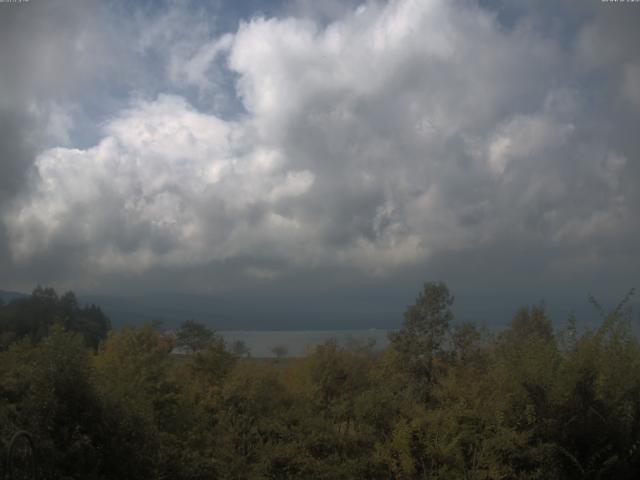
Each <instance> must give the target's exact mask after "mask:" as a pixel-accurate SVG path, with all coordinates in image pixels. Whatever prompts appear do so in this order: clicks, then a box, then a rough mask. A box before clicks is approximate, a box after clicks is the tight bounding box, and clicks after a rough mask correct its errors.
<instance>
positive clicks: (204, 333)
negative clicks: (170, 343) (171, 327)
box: [176, 320, 216, 353]
mask: <svg viewBox="0 0 640 480" xmlns="http://www.w3.org/2000/svg"><path fill="white" fill-rule="evenodd" d="M215 336H216V335H215V333H214V332H213V330H211V329H210V328H208V327H207V326H206V325H203V324H202V323H199V322H196V321H195V320H185V321H184V322H182V325H181V326H180V328H179V329H178V331H177V332H176V346H177V347H178V348H182V349H184V350H185V351H186V352H188V353H195V352H198V351H200V350H204V349H205V348H207V347H209V346H210V345H211V343H212V342H213V341H214V339H215Z"/></svg>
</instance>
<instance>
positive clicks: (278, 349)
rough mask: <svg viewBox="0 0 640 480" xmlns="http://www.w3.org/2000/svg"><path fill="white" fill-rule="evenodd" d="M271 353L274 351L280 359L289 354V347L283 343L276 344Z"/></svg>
mask: <svg viewBox="0 0 640 480" xmlns="http://www.w3.org/2000/svg"><path fill="white" fill-rule="evenodd" d="M271 353H273V354H274V355H275V356H276V358H277V359H278V361H280V360H281V359H283V358H284V357H286V356H287V354H288V353H289V349H287V347H285V346H283V345H276V346H275V347H273V348H272V349H271Z"/></svg>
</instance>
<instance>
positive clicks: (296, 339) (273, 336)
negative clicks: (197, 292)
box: [218, 329, 389, 357]
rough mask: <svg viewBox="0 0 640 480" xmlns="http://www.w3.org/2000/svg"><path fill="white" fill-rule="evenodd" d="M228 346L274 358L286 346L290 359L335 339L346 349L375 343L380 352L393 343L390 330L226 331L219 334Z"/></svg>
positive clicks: (254, 354)
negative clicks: (275, 350)
mask: <svg viewBox="0 0 640 480" xmlns="http://www.w3.org/2000/svg"><path fill="white" fill-rule="evenodd" d="M218 333H219V334H221V335H222V336H223V337H224V339H225V340H226V341H227V343H228V344H232V343H233V342H235V341H237V340H241V341H243V342H244V343H245V344H246V345H247V347H249V349H250V350H251V356H253V357H273V356H274V354H273V352H272V351H271V349H272V348H273V347H276V346H282V347H285V348H286V349H287V351H288V356H291V357H301V356H304V355H306V353H307V352H308V351H309V350H310V349H312V348H313V347H315V346H317V345H320V344H322V343H324V342H326V341H327V340H329V339H331V338H334V339H336V340H337V342H338V343H339V344H340V345H342V346H347V345H349V344H352V343H354V342H359V343H365V342H367V341H369V340H373V341H375V348H376V349H383V348H384V347H386V346H387V344H388V343H389V340H388V339H387V333H388V330H378V329H370V330H255V331H241V330H236V331H232V330H226V331H224V330H223V331H219V332H218Z"/></svg>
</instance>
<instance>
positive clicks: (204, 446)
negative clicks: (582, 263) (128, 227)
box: [0, 282, 640, 480]
mask: <svg viewBox="0 0 640 480" xmlns="http://www.w3.org/2000/svg"><path fill="white" fill-rule="evenodd" d="M632 295H633V291H631V292H630V293H629V294H628V295H627V296H626V297H625V298H623V299H622V301H621V302H620V303H619V304H618V305H617V307H615V308H614V309H613V310H612V311H605V310H604V309H603V308H602V307H601V306H600V304H599V303H598V302H597V301H596V300H595V299H594V298H593V297H589V300H590V301H591V303H592V304H593V307H594V308H595V309H596V311H597V312H598V314H599V315H600V317H601V321H600V323H599V325H598V326H597V327H593V328H586V327H582V326H580V325H581V324H580V323H579V322H578V319H576V318H574V317H570V318H568V319H567V320H566V321H565V322H564V323H563V324H561V323H559V322H553V323H552V321H551V319H550V318H549V315H548V314H547V313H546V312H545V309H544V308H543V307H542V306H530V307H524V308H522V309H520V310H518V311H517V312H515V314H514V316H513V318H512V320H511V322H510V323H509V325H508V326H506V327H505V328H504V329H502V330H501V331H492V330H488V329H486V328H483V327H482V326H478V325H474V324H471V323H461V322H458V321H456V320H455V319H454V317H453V313H452V308H453V301H454V298H453V295H452V293H451V292H450V291H449V288H448V287H447V285H445V284H444V283H441V282H427V283H426V284H425V285H424V286H423V288H422V289H421V290H420V292H419V294H418V296H417V298H416V301H415V303H414V304H413V305H411V306H410V307H408V308H407V310H406V311H405V312H404V322H403V324H402V326H401V328H400V329H399V330H397V331H395V332H393V333H391V334H390V345H389V346H388V347H387V348H385V349H384V350H379V349H376V348H375V346H374V345H371V344H360V345H349V346H348V347H345V346H341V345H340V344H338V343H337V342H335V341H328V342H326V343H324V344H322V345H319V346H317V347H316V348H315V349H313V350H312V351H310V353H309V355H307V356H306V357H304V358H291V359H258V358H251V357H250V356H249V355H247V352H246V350H243V349H241V348H238V346H237V345H236V346H235V347H234V346H229V345H226V344H225V342H224V340H223V339H222V338H221V337H220V336H219V335H218V334H216V333H215V332H214V331H213V330H211V329H209V328H208V327H207V326H205V325H202V324H199V323H197V322H195V321H186V322H184V323H183V324H182V326H181V327H180V328H179V329H177V330H175V331H166V330H163V329H162V328H160V327H159V326H158V325H152V324H146V325H144V326H140V327H135V328H134V327H125V328H122V329H119V330H112V329H111V328H110V324H109V320H108V318H107V317H106V315H105V314H104V313H103V312H102V311H101V310H100V308H99V307H97V306H82V305H79V302H78V300H77V299H76V297H75V295H74V294H73V293H70V292H69V293H66V294H64V295H61V296H59V295H58V294H57V293H56V292H55V291H54V290H52V289H49V288H40V287H39V288H37V289H36V290H35V291H34V292H33V294H32V295H31V296H29V297H26V298H22V299H15V300H12V301H11V302H8V303H6V304H3V305H0V438H2V439H3V440H4V441H6V439H8V438H10V437H11V435H12V434H13V433H14V432H16V431H18V430H26V431H28V432H30V433H31V435H32V436H33V438H34V443H35V445H36V448H37V458H38V464H39V467H38V468H39V476H40V478H48V479H88V480H91V479H96V480H97V479H157V480H161V479H184V480H196V479H198V480H204V479H228V480H232V479H566V478H569V479H574V478H575V479H621V480H623V479H637V478H640V449H639V447H640V343H639V342H638V338H637V336H636V334H635V333H634V326H633V325H632V323H633V316H632V312H631V308H630V300H631V297H632ZM176 352H180V353H176ZM0 477H1V475H0Z"/></svg>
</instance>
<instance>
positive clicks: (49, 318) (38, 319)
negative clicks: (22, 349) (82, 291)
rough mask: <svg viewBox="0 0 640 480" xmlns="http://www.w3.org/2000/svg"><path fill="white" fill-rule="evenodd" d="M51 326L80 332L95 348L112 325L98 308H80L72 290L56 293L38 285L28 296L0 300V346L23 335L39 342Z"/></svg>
mask: <svg viewBox="0 0 640 480" xmlns="http://www.w3.org/2000/svg"><path fill="white" fill-rule="evenodd" d="M54 325H58V326H60V327H61V328H62V329H63V330H66V331H72V332H77V333H79V334H80V335H81V336H82V337H83V339H84V342H85V344H86V345H87V346H90V347H92V348H97V347H98V344H99V343H100V342H101V341H102V340H104V339H105V338H106V337H107V332H108V331H109V330H110V328H111V324H110V322H109V319H108V318H107V317H106V316H105V315H104V313H102V310H100V308H99V307H97V306H95V305H89V306H83V307H81V306H80V305H79V304H78V299H77V298H76V296H75V295H74V294H73V292H67V293H65V294H64V295H62V296H58V294H57V293H56V292H55V290H53V289H52V288H42V287H38V288H36V289H35V290H34V291H33V293H32V294H31V296H29V297H25V298H19V299H16V300H13V301H11V302H9V303H7V304H6V305H5V304H3V303H2V302H0V349H5V348H6V347H7V346H8V345H10V344H11V343H13V342H15V341H17V340H20V339H23V338H28V339H29V340H30V341H31V342H32V343H38V342H40V341H41V340H42V339H44V338H45V337H47V336H48V335H49V333H50V331H51V328H52V327H53V326H54Z"/></svg>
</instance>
